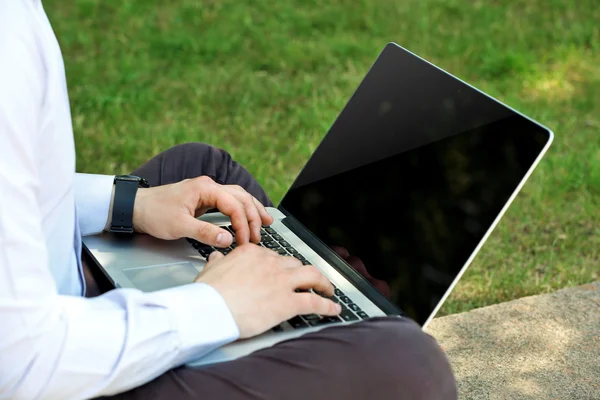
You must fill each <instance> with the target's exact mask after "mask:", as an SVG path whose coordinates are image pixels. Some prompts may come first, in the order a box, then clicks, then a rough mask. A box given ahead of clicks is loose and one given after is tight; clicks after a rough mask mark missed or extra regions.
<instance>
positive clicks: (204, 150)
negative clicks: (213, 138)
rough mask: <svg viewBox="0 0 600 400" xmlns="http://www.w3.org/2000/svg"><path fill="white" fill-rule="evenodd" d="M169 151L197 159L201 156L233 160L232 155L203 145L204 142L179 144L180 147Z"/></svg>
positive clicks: (176, 146) (174, 147)
mask: <svg viewBox="0 0 600 400" xmlns="http://www.w3.org/2000/svg"><path fill="white" fill-rule="evenodd" d="M167 151H169V152H176V153H179V154H184V155H191V156H196V157H197V156H200V155H201V156H205V157H206V156H212V157H219V158H225V159H231V155H230V154H229V153H228V152H227V151H226V150H223V149H220V148H218V147H215V146H213V145H211V144H208V143H202V142H189V143H182V144H178V145H175V146H173V147H171V148H170V149H169V150H167Z"/></svg>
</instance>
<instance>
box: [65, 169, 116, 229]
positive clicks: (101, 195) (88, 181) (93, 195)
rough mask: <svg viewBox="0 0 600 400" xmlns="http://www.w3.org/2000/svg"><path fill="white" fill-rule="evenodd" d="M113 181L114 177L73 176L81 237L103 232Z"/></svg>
mask: <svg viewBox="0 0 600 400" xmlns="http://www.w3.org/2000/svg"><path fill="white" fill-rule="evenodd" d="M114 181H115V177H114V175H94V174H75V180H74V185H73V187H74V192H75V204H76V206H77V215H78V218H79V229H81V234H82V235H83V236H85V235H94V234H96V233H100V232H102V231H103V230H104V227H105V226H106V223H107V221H108V211H109V209H110V201H111V198H112V192H113V185H114Z"/></svg>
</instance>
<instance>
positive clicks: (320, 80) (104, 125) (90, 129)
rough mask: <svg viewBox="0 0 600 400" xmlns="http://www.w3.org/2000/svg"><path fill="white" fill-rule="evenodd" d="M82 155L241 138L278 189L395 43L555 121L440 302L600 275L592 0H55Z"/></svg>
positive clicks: (512, 293) (471, 301) (124, 155)
mask: <svg viewBox="0 0 600 400" xmlns="http://www.w3.org/2000/svg"><path fill="white" fill-rule="evenodd" d="M45 7H46V10H47V12H48V14H49V16H50V19H51V21H52V23H53V25H54V28H55V31H56V33H57V35H58V38H59V41H60V43H61V46H62V50H63V55H64V58H65V63H66V69H67V76H68V83H69V93H70V98H71V105H72V113H73V124H74V130H75V136H76V145H77V154H78V158H77V166H78V169H79V170H80V171H86V172H96V173H125V172H129V171H131V170H132V169H133V168H135V167H136V166H138V165H139V164H141V163H142V162H144V161H145V160H146V159H148V158H149V157H150V156H152V155H153V154H156V153H157V152H159V151H161V150H164V149H167V148H168V147H170V146H173V145H175V144H178V143H183V142H188V141H203V142H208V143H211V144H214V145H217V146H219V147H223V148H225V149H228V150H229V151H230V152H231V153H232V154H233V156H234V157H235V158H236V159H237V160H239V161H240V162H241V163H243V164H244V165H245V166H247V168H248V169H249V170H250V171H251V172H252V173H253V174H255V176H256V177H257V178H258V180H259V181H260V182H261V183H262V184H263V185H264V187H265V188H266V190H267V192H268V193H269V194H270V195H271V197H272V198H273V199H274V200H275V201H278V200H279V199H280V198H281V197H282V195H283V194H284V192H285V190H286V188H287V187H288V185H289V184H290V183H291V181H292V180H293V178H294V177H295V175H296V174H297V173H298V171H299V169H300V168H301V166H302V165H303V164H304V163H305V161H306V160H307V159H308V157H309V156H310V154H311V152H312V150H313V149H314V148H315V146H316V145H317V144H318V143H319V141H320V139H321V138H322V137H323V135H324V133H325V132H326V131H327V129H328V127H329V125H330V124H331V123H332V122H333V120H334V118H335V117H336V115H337V113H338V112H339V111H340V110H341V109H342V107H343V105H344V104H345V102H346V101H347V99H348V98H349V96H350V95H351V94H352V92H353V91H354V89H355V88H356V86H357V85H358V83H359V82H360V80H361V79H362V77H363V76H364V74H365V73H366V72H367V70H368V68H369V66H370V65H371V63H372V62H373V61H374V59H375V57H376V56H377V54H378V53H379V51H380V50H381V49H382V47H383V46H384V44H385V43H387V42H389V41H395V42H397V43H399V44H400V45H402V46H404V47H406V48H408V49H410V50H412V51H414V52H415V53H417V54H419V55H421V56H423V57H425V58H426V59H428V60H430V61H432V62H434V63H436V64H437V65H439V66H440V67H442V68H444V69H446V70H448V71H449V72H451V73H453V74H455V75H457V76H459V77H461V78H463V79H465V80H467V81H468V82H470V83H472V84H474V85H475V86H477V87H479V88H481V89H483V90H485V91H487V92H488V93H490V94H492V95H494V96H496V97H498V98H499V99H501V100H502V101H504V102H506V103H508V104H509V105H511V106H513V107H515V108H517V109H519V110H521V111H522V112H524V113H526V114H527V115H530V116H531V117H533V118H535V119H537V120H539V121H541V122H543V123H544V124H545V125H547V126H549V127H550V128H552V129H553V130H554V131H555V133H556V139H555V142H554V145H553V146H552V147H551V149H550V152H549V154H548V155H547V157H546V158H545V159H544V160H543V161H542V163H541V164H540V166H539V167H538V169H537V170H536V171H535V172H534V174H533V176H532V177H531V179H530V180H529V182H528V183H527V184H526V185H525V188H524V190H523V191H522V193H521V194H520V195H519V196H518V197H517V199H516V200H515V202H514V204H513V205H512V207H511V208H510V210H509V211H508V213H507V214H506V216H505V217H504V219H503V220H502V222H501V223H500V224H499V226H498V227H497V229H496V231H495V232H494V233H493V234H492V236H491V237H490V239H489V241H488V242H487V244H486V245H485V246H484V248H483V250H482V251H481V253H480V254H479V255H478V256H477V257H476V259H475V262H474V263H473V265H472V266H471V268H470V269H469V271H468V272H467V273H466V275H465V276H464V278H463V279H462V281H461V283H460V284H459V285H458V286H457V288H456V290H455V292H454V293H453V294H452V296H451V297H450V299H449V300H448V302H447V303H446V305H445V306H444V308H443V310H442V313H453V312H460V311H464V310H468V309H471V308H474V307H480V306H483V305H487V304H493V303H497V302H501V301H506V300H510V299H514V298H518V297H521V296H526V295H530V294H535V293H543V292H547V291H551V290H555V289H558V288H563V287H566V286H570V285H577V284H581V283H585V282H589V281H593V280H597V279H598V278H599V271H600V262H599V261H600V212H599V211H598V207H599V206H600V204H599V203H600V200H599V199H600V134H599V131H600V68H599V67H598V66H599V65H600V24H599V23H598V21H600V5H599V4H598V2H597V0H580V1H577V2H573V1H568V0H496V1H483V0H474V1H470V2H464V1H461V0H447V1H442V0H405V1H390V0H387V1H384V0H372V1H361V0H354V1H350V0H329V1H318V0H311V1H309V0H295V1H264V0H262V1H259V0H254V1H240V0H236V1H233V0H220V1H204V2H202V1H192V0H190V1H185V0H182V1H174V0H172V1H167V0H161V1H155V2H149V1H144V0H125V1H111V2H109V1H101V0H77V1H76V0H71V1H59V0H46V1H45Z"/></svg>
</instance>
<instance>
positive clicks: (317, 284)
mask: <svg viewBox="0 0 600 400" xmlns="http://www.w3.org/2000/svg"><path fill="white" fill-rule="evenodd" d="M291 274H292V277H291V284H292V286H293V289H314V290H316V291H317V292H320V293H323V294H325V295H326V296H333V285H332V284H331V282H329V279H327V277H326V276H325V275H323V274H322V273H321V271H319V270H318V269H317V268H315V267H313V266H312V265H303V266H302V267H299V268H297V269H295V270H292V271H291Z"/></svg>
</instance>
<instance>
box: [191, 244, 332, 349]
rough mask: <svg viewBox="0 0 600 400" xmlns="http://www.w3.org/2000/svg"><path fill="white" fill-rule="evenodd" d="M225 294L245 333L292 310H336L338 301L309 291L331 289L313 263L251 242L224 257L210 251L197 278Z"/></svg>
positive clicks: (289, 315)
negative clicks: (280, 253) (305, 263)
mask: <svg viewBox="0 0 600 400" xmlns="http://www.w3.org/2000/svg"><path fill="white" fill-rule="evenodd" d="M196 282H204V283H207V284H209V285H211V286H212V287H213V288H215V289H216V290H217V291H218V292H219V293H220V294H221V296H223V298H224V299H225V302H226V303H227V306H228V307H229V310H231V313H232V314H233V318H234V319H235V322H236V323H237V325H238V328H239V330H240V337H241V338H242V339H244V338H249V337H252V336H255V335H258V334H260V333H263V332H265V331H266V330H268V329H270V328H272V327H274V326H276V325H277V324H280V323H281V322H283V321H286V320H288V319H290V318H292V317H294V316H296V315H305V314H320V315H337V314H339V313H340V310H341V309H340V306H339V304H336V303H334V302H333V301H331V300H329V299H325V298H323V297H321V296H319V295H317V294H315V293H312V292H299V293H297V292H295V290H296V289H314V290H316V291H318V292H320V293H323V294H325V295H327V296H332V295H333V286H332V285H331V282H329V280H328V279H327V278H326V277H325V276H324V275H323V274H322V273H321V272H320V271H319V270H318V269H317V268H315V267H313V266H312V265H302V263H301V262H300V261H298V260H297V259H296V258H294V257H284V256H280V255H278V254H277V253H275V252H274V251H272V250H268V249H265V248H263V247H259V246H256V245H253V244H246V245H244V246H240V247H237V248H236V249H234V250H233V251H232V252H231V253H230V254H228V255H227V257H224V256H223V255H222V254H221V253H219V252H217V251H215V252H213V253H212V254H211V255H210V257H209V262H208V264H206V267H205V268H204V270H203V271H202V272H201V273H200V274H199V275H198V277H197V278H196Z"/></svg>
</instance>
